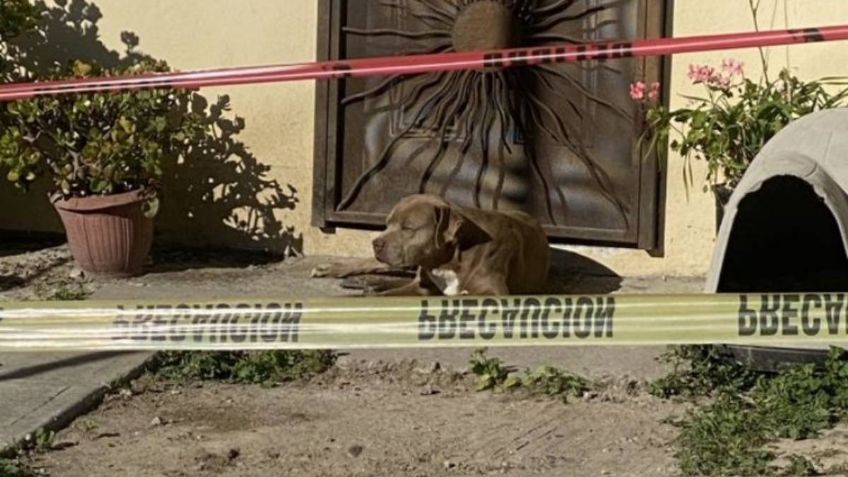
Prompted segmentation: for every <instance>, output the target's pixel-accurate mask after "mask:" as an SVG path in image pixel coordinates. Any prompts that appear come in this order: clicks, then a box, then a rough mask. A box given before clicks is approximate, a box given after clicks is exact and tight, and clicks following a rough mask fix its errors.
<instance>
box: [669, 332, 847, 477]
mask: <svg viewBox="0 0 848 477" xmlns="http://www.w3.org/2000/svg"><path fill="white" fill-rule="evenodd" d="M695 356H703V355H702V354H696V355H695ZM846 357H848V355H846V352H845V351H844V350H842V349H836V348H835V349H832V350H831V352H830V354H829V356H828V359H827V362H826V366H825V367H824V369H817V368H816V367H815V366H814V365H812V364H810V365H802V366H795V367H792V368H789V369H786V370H784V371H781V372H780V373H778V374H774V375H769V374H754V373H750V372H748V373H746V374H745V375H744V376H742V375H739V374H737V373H736V372H735V371H732V372H731V373H730V374H722V375H721V376H726V377H729V380H728V379H720V380H718V384H719V387H718V390H717V396H716V399H715V402H713V403H712V404H710V405H709V406H706V407H704V408H702V409H699V410H696V411H693V412H690V413H689V414H688V415H687V416H686V418H685V419H684V420H683V421H682V423H681V424H680V425H681V427H682V431H681V434H680V438H679V440H678V443H677V446H678V451H677V454H676V455H677V458H678V460H679V464H680V468H681V470H682V471H683V473H684V474H686V475H718V476H724V475H743V476H745V475H770V474H775V473H776V472H778V470H779V469H777V468H776V467H775V466H773V465H772V462H773V461H774V459H775V457H776V456H775V455H774V454H773V453H772V452H770V451H768V450H766V448H765V446H766V444H768V443H769V442H772V441H774V440H776V439H779V438H788V439H796V440H797V439H807V438H812V437H816V436H817V435H818V434H819V432H820V431H822V430H825V429H830V428H832V427H833V425H834V424H835V423H836V422H838V421H839V419H840V418H841V417H842V416H843V415H844V414H845V412H846V410H848V360H846ZM691 369H701V370H703V369H707V370H709V371H710V372H712V371H713V370H715V369H721V368H720V367H715V366H712V367H699V366H697V365H696V364H695V363H693V365H692V367H691ZM740 376H742V377H740ZM675 379H676V378H675ZM712 379H714V377H713V376H708V377H706V378H703V377H699V376H692V377H691V379H690V378H687V379H686V380H684V381H685V382H686V383H695V384H696V386H695V387H694V388H690V387H683V388H680V389H683V390H691V389H699V390H703V389H702V388H700V386H701V385H703V384H704V383H707V382H709V381H710V380H712ZM752 382H753V383H754V384H753V385H752V384H751V383H752ZM687 386H688V384H687ZM686 392H689V391H686ZM788 459H789V462H790V463H789V466H788V468H787V469H785V471H786V472H792V474H789V475H816V474H810V473H808V472H811V471H816V472H817V470H816V466H815V464H813V463H812V462H811V461H809V459H807V458H806V457H802V456H789V457H788ZM799 471H803V472H801V473H799ZM805 472H806V473H805Z"/></svg>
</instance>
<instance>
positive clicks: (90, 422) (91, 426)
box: [76, 418, 100, 432]
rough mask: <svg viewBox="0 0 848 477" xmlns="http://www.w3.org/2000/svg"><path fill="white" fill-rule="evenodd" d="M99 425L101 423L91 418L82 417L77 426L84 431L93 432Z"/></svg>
mask: <svg viewBox="0 0 848 477" xmlns="http://www.w3.org/2000/svg"><path fill="white" fill-rule="evenodd" d="M98 427H100V425H99V424H97V421H95V420H94V419H91V418H86V419H80V420H79V421H77V423H76V428H77V429H79V430H81V431H83V432H91V431H93V430H95V429H97V428H98Z"/></svg>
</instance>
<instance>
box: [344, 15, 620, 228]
mask: <svg viewBox="0 0 848 477" xmlns="http://www.w3.org/2000/svg"><path fill="white" fill-rule="evenodd" d="M380 4H381V5H382V7H383V8H389V9H394V10H395V12H396V13H397V14H398V15H401V16H404V17H405V18H407V19H412V20H413V21H415V22H418V25H417V26H418V27H419V28H418V29H414V30H413V29H409V30H404V29H399V28H397V29H395V28H380V29H357V28H350V27H347V28H345V29H344V32H345V33H346V34H348V35H360V36H365V37H390V38H393V39H402V40H405V41H411V42H414V43H418V44H419V46H420V47H419V48H416V49H410V50H408V51H403V52H402V53H403V54H423V53H441V52H462V51H478V50H492V49H502V48H514V47H540V46H546V45H553V44H563V43H571V44H579V43H582V42H583V41H584V38H583V30H584V28H583V25H585V24H586V22H587V20H590V19H592V17H593V16H595V15H597V14H598V13H599V12H601V11H602V10H603V9H604V7H603V6H587V5H585V4H584V3H583V2H578V1H577V0H553V1H545V0H394V1H390V0H381V2H380ZM566 27H567V28H566ZM563 31H567V32H569V33H563ZM574 31H576V32H577V34H573V33H571V32H574ZM596 67H603V68H609V67H608V66H606V65H580V66H577V67H575V66H571V67H570V69H568V68H567V67H565V66H564V65H553V64H547V65H537V66H533V67H524V68H515V69H504V70H501V69H490V70H486V71H457V72H443V73H427V74H419V75H405V76H402V75H395V76H389V77H387V78H385V79H384V80H382V81H381V82H379V83H378V84H375V85H374V86H372V87H371V88H369V89H367V90H366V91H363V92H361V93H358V94H355V95H351V96H348V97H346V98H344V100H343V102H342V104H343V105H350V104H352V103H355V102H358V101H362V100H366V99H380V98H387V97H389V96H391V97H392V98H393V99H392V101H391V104H392V105H393V107H394V108H396V109H397V110H402V111H405V112H406V113H405V114H406V115H407V117H408V119H407V120H405V121H404V122H403V127H401V128H400V129H399V130H397V131H394V133H393V135H392V138H391V140H390V141H389V142H388V143H387V144H386V145H385V146H384V148H383V150H382V151H381V152H380V153H379V155H378V156H377V158H376V160H375V161H374V162H373V164H371V165H370V167H368V168H367V169H366V170H365V171H364V172H363V173H362V175H361V176H359V177H358V179H357V180H356V182H355V183H354V184H353V186H352V187H351V188H350V189H349V190H348V191H347V194H346V195H345V196H344V197H343V198H342V200H341V202H340V204H339V209H340V210H344V209H346V208H348V207H350V206H351V204H352V203H353V202H354V201H355V200H356V198H357V196H358V195H359V193H360V192H361V191H362V189H363V187H365V186H366V184H368V183H369V181H371V180H373V179H374V178H375V177H376V176H377V175H378V174H380V173H381V172H382V171H383V170H384V169H385V168H386V167H387V166H388V165H389V163H390V162H391V161H392V160H394V155H393V153H394V152H395V150H396V148H397V147H398V142H399V141H400V140H401V139H402V138H403V137H404V136H406V135H408V134H410V133H411V132H412V131H414V130H426V131H431V134H430V138H431V140H432V141H433V142H434V144H431V151H429V154H431V156H430V157H429V159H428V162H427V165H426V168H425V170H424V171H423V173H422V174H421V177H420V182H419V192H422V193H423V192H429V193H438V194H440V195H443V196H444V195H445V194H446V192H447V191H448V189H449V188H450V187H451V184H452V183H453V182H454V181H455V179H456V177H457V175H458V174H459V173H460V171H461V170H462V169H463V165H464V162H465V161H466V160H467V157H468V152H469V149H470V148H471V147H472V145H474V144H475V143H478V144H479V149H478V154H479V156H480V157H479V161H480V165H479V167H478V168H477V170H476V173H475V175H476V177H474V178H473V187H474V193H473V198H474V202H475V205H476V206H477V207H491V208H494V209H497V208H498V207H499V201H500V199H501V197H502V194H503V190H504V184H505V177H506V171H505V169H506V167H505V165H504V163H503V157H504V154H505V153H510V154H511V153H512V150H513V148H518V147H523V149H524V150H523V151H522V152H523V155H524V157H525V158H526V160H527V161H528V163H529V169H530V170H531V171H532V173H533V174H534V175H535V176H536V177H537V178H538V180H539V183H540V184H541V186H542V188H543V189H544V190H543V191H542V192H543V193H544V197H545V198H546V204H545V205H546V207H547V214H548V216H549V217H548V218H549V219H550V221H551V222H552V223H553V224H556V223H557V218H556V217H555V215H556V214H555V212H554V208H555V207H554V203H553V201H554V200H556V201H559V202H560V205H561V206H562V207H563V208H565V205H566V204H565V200H566V199H565V195H564V194H563V192H562V190H561V189H560V187H559V185H557V184H555V183H552V180H551V175H550V173H549V172H548V171H547V170H546V169H545V167H544V164H543V163H542V161H540V160H539V157H538V154H537V153H536V151H535V148H533V147H529V146H528V143H529V142H530V141H529V140H530V139H531V138H533V137H536V136H546V137H547V138H549V139H550V140H552V141H553V142H554V143H555V144H557V145H560V146H563V147H566V148H568V149H569V150H570V151H572V152H573V153H574V156H575V157H577V158H578V159H579V160H580V162H581V163H582V165H583V167H585V168H586V170H587V172H588V173H589V174H590V176H591V178H592V180H593V181H594V182H595V185H596V187H597V189H598V190H599V191H600V192H601V193H602V195H603V196H604V198H605V199H606V200H608V201H610V202H611V203H612V204H613V205H614V206H615V207H616V208H617V209H618V210H619V211H620V212H621V215H622V217H625V216H626V213H625V212H624V206H623V204H622V203H621V201H620V200H619V199H618V198H617V197H616V194H615V191H614V190H612V188H611V186H610V181H609V179H608V177H607V175H606V173H605V172H604V171H603V170H602V169H601V168H600V167H599V166H598V165H597V164H596V163H595V161H593V160H592V158H591V156H590V154H589V152H588V150H587V148H586V147H585V145H584V144H583V141H582V139H581V137H582V132H581V131H580V130H578V126H575V125H579V124H581V123H583V120H584V118H586V117H588V116H589V114H588V112H587V111H586V109H587V105H589V106H591V107H601V108H607V109H609V110H611V111H613V112H614V113H615V114H616V115H618V116H620V117H621V118H623V119H624V120H630V118H631V114H630V112H628V111H625V110H623V109H622V108H620V107H618V106H616V105H614V104H612V103H611V102H609V101H607V100H605V99H604V98H602V97H600V96H598V95H595V94H593V92H592V91H591V90H590V88H588V87H586V86H585V85H584V84H583V83H582V81H581V80H580V79H579V78H577V77H575V76H574V75H573V74H572V72H573V71H575V70H576V71H580V69H581V68H596ZM540 88H543V89H547V91H548V93H549V94H554V95H556V96H557V97H559V98H560V99H562V102H561V103H560V104H565V105H567V108H562V107H560V108H559V109H561V110H557V109H555V108H553V107H551V106H550V105H549V104H547V103H546V102H545V101H544V100H543V99H542V97H541V96H540V94H539V90H540ZM566 92H569V93H570V94H565V93H566ZM575 92H576V93H577V94H575ZM576 98H577V99H576ZM562 109H567V110H562ZM565 115H573V116H574V117H575V118H578V119H580V120H579V121H566V118H565ZM590 121H591V119H590ZM570 124H571V125H570ZM493 137H495V138H497V140H496V141H492V139H491V138H493ZM522 138H523V139H524V140H522ZM451 145H454V147H453V148H451ZM451 149H453V150H455V151H456V152H457V153H456V154H448V152H449V150H451ZM446 157H450V158H451V159H453V160H454V163H453V164H452V165H450V166H444V167H448V169H447V170H449V171H450V172H449V173H448V175H447V180H442V181H440V183H437V184H436V183H433V178H434V173H435V172H436V170H437V169H438V168H439V167H440V166H443V162H445V158H446ZM489 172H494V173H495V174H496V177H497V179H496V180H494V181H493V183H494V186H493V190H491V191H490V194H489V196H490V197H491V203H488V202H487V203H485V204H484V203H482V202H483V201H482V197H483V193H482V192H483V187H484V178H485V177H486V175H487V174H488V173H489Z"/></svg>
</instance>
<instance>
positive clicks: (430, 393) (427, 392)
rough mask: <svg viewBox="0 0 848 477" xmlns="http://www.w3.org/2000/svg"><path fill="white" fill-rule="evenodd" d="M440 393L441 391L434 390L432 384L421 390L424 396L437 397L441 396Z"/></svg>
mask: <svg viewBox="0 0 848 477" xmlns="http://www.w3.org/2000/svg"><path fill="white" fill-rule="evenodd" d="M440 392H441V391H439V390H438V389H435V388H433V385H432V384H428V385H426V386H424V389H422V390H421V395H422V396H435V395H436V394H439V393H440Z"/></svg>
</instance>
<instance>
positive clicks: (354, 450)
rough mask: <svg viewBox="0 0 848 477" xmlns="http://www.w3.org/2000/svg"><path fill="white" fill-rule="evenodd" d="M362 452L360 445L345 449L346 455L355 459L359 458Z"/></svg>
mask: <svg viewBox="0 0 848 477" xmlns="http://www.w3.org/2000/svg"><path fill="white" fill-rule="evenodd" d="M363 450H364V449H363V448H362V446H361V445H358V444H357V445H352V446H350V447H349V448H348V449H347V455H349V456H351V457H353V458H357V457H359V455H360V454H362V451H363Z"/></svg>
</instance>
